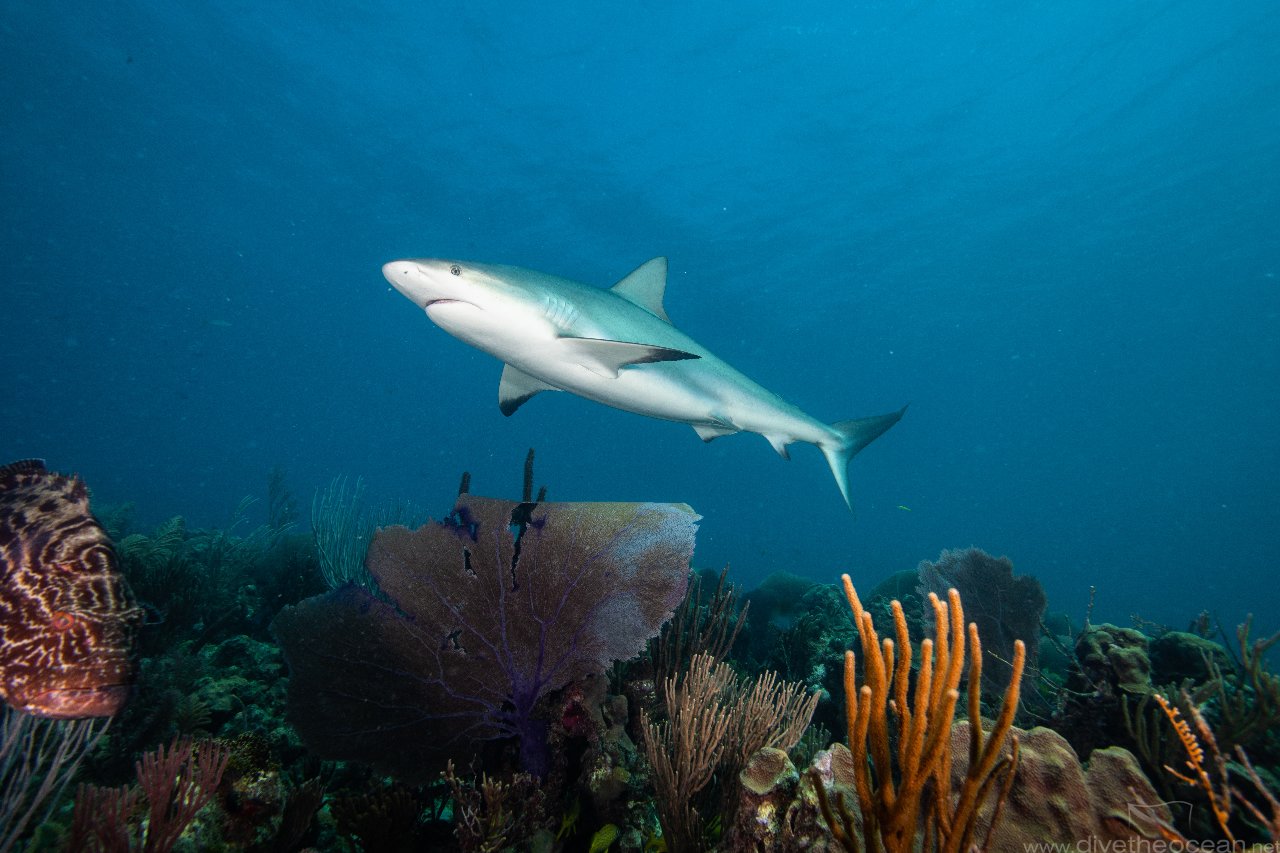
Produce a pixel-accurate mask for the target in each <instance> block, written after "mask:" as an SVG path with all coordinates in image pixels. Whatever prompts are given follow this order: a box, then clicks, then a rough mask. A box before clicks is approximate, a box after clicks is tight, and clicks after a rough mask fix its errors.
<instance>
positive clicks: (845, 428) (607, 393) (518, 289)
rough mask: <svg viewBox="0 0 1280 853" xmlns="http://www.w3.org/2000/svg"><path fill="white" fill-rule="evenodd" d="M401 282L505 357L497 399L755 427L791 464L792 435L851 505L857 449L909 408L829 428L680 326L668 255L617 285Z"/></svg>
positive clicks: (461, 279) (431, 269)
mask: <svg viewBox="0 0 1280 853" xmlns="http://www.w3.org/2000/svg"><path fill="white" fill-rule="evenodd" d="M382 274H383V275H384V276H386V279H387V281H389V282H391V284H392V286H394V287H395V288H396V290H399V291H400V292H401V293H403V294H404V295H405V296H407V297H409V299H410V300H412V302H413V303H414V304H415V305H417V306H418V307H419V308H422V309H424V310H425V311H426V312H427V316H428V317H429V318H431V321H432V322H433V323H435V324H436V325H437V326H439V327H440V328H442V329H444V330H445V331H446V332H448V333H449V334H451V335H453V336H454V337H455V338H458V339H459V340H462V341H465V342H466V343H469V344H471V345H472V346H473V347H476V348H477V349H480V350H483V351H485V352H487V353H489V354H490V355H492V356H494V357H496V358H498V359H501V360H502V361H503V362H505V364H506V367H504V368H503V371H502V382H501V384H500V385H499V386H498V406H499V408H500V409H501V410H502V413H503V414H504V415H511V414H513V413H514V412H515V411H516V409H518V408H520V406H522V405H523V404H524V402H525V401H526V400H528V399H529V398H530V397H532V396H533V395H535V394H537V393H539V392H540V391H569V392H571V393H573V394H577V395H578V396H580V397H585V398H587V399H588V400H595V401H596V402H597V403H604V404H605V405H606V406H613V407H614V408H617V409H623V410H624V411H628V412H635V413H636V414H640V415H648V416H649V417H652V418H662V419H663V420H668V421H680V422H682V423H687V424H689V425H690V426H692V427H693V429H694V431H695V432H696V433H697V434H698V437H699V438H701V439H702V440H703V441H711V440H712V439H714V438H719V437H720V436H722V435H729V434H731V433H735V432H756V433H759V434H760V435H762V436H764V437H765V438H766V439H768V440H769V443H770V444H772V445H773V449H774V450H776V451H777V452H778V455H779V456H781V457H782V458H783V459H790V458H791V457H790V455H789V454H788V453H787V445H789V444H791V443H792V442H795V441H805V442H808V443H810V444H815V445H817V446H818V448H819V449H820V450H821V451H822V452H823V454H824V455H825V456H826V458H827V464H828V465H830V466H831V473H832V474H833V475H835V478H836V484H837V485H838V486H839V487H840V494H842V495H843V496H844V501H845V504H846V505H848V506H849V508H850V509H852V508H853V506H852V503H851V502H850V499H849V474H848V465H849V460H851V459H852V458H853V457H854V455H855V454H856V453H857V452H858V451H859V450H861V449H862V448H864V447H866V446H867V445H868V444H870V443H871V442H872V441H874V440H875V439H876V438H877V437H879V436H880V434H881V433H883V432H884V431H885V430H887V429H888V428H889V427H891V426H893V425H894V424H896V423H897V422H898V420H899V419H900V418H901V417H902V414H903V412H905V411H906V407H905V406H904V407H903V408H902V409H900V410H898V411H896V412H893V413H891V414H887V415H878V416H875V417H870V418H860V419H858V420H850V421H837V422H836V423H833V424H826V423H823V422H822V421H819V420H817V419H815V418H813V417H810V416H809V415H807V414H805V413H804V412H802V411H801V410H800V409H798V408H796V407H795V406H793V405H791V404H790V403H788V402H787V401H786V400H783V399H782V398H781V397H779V396H778V395H777V394H774V393H773V392H771V391H769V390H767V389H765V388H763V387H761V386H760V385H757V384H756V383H755V382H752V381H751V380H750V379H748V378H747V377H746V376H744V375H742V374H741V373H739V372H738V371H737V370H735V369H734V368H733V367H731V366H730V365H729V364H727V363H726V362H724V361H722V360H721V359H719V358H717V357H716V356H715V355H714V354H713V353H712V352H711V351H710V350H708V349H707V348H706V347H704V346H702V345H701V344H699V343H698V342H697V341H695V340H693V338H690V337H689V336H688V335H686V334H685V333H684V332H682V331H680V330H679V329H677V328H676V327H675V326H674V325H672V323H671V320H670V319H669V318H668V317H667V312H666V311H665V310H663V307H662V298H663V294H664V292H665V290H666V286H667V259H666V258H654V259H653V260H651V261H649V262H648V263H646V264H643V265H642V266H640V267H639V268H638V269H636V270H635V271H634V272H632V273H631V274H630V275H628V276H627V277H626V278H624V279H623V280H622V281H620V282H618V283H617V284H615V285H614V286H613V287H612V288H610V289H608V290H602V289H600V288H598V287H592V286H590V285H587V284H580V283H578V282H576V281H570V280H568V279H564V278H557V277H556V276H552V275H547V274H545V273H540V272H534V271H533V270H527V269H521V268H520V267H509V266H497V265H492V264H474V263H469V262H465V261H449V260H437V259H414V260H401V261H392V262H390V263H388V264H386V265H384V266H383V267H382Z"/></svg>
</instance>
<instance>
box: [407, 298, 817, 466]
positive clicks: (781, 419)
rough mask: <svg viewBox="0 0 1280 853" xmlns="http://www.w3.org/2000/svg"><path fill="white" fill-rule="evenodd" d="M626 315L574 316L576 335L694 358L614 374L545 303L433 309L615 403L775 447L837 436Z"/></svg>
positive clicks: (461, 328)
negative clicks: (585, 356)
mask: <svg viewBox="0 0 1280 853" xmlns="http://www.w3.org/2000/svg"><path fill="white" fill-rule="evenodd" d="M624 307H625V308H626V309H629V311H627V312H626V313H627V314H628V315H629V316H625V321H624V322H622V323H619V322H618V321H617V318H616V317H615V318H614V322H613V323H612V324H606V323H603V322H599V321H595V320H594V318H593V317H592V316H591V315H590V314H588V313H586V312H584V313H581V314H577V315H576V316H575V322H574V324H573V325H574V328H573V329H572V334H573V335H575V336H577V337H578V338H585V339H591V338H595V339H601V340H629V341H637V342H644V343H650V344H655V345H660V346H663V347H670V348H672V349H677V350H683V351H685V352H689V353H693V354H695V355H697V356H698V357H697V358H696V359H692V360H688V361H668V362H659V363H654V364H638V365H635V366H631V367H626V368H623V369H622V370H620V371H618V372H617V374H616V375H607V376H605V375H600V373H598V372H593V370H591V369H589V368H588V367H586V366H584V365H583V363H582V362H581V361H580V360H578V359H577V358H576V357H575V353H574V352H573V350H572V347H571V346H569V345H567V344H566V339H565V337H564V335H565V333H566V329H565V328H564V324H563V322H560V318H558V317H557V316H555V312H551V315H550V316H548V313H547V312H546V310H545V307H544V306H542V305H538V306H534V305H516V306H512V307H511V308H510V309H509V310H506V311H496V310H494V309H492V308H491V309H489V310H485V311H482V310H479V309H478V308H476V307H475V306H472V305H468V304H466V303H453V302H449V303H437V304H432V305H430V306H428V308H427V315H428V316H429V317H430V318H431V320H432V321H433V322H434V323H436V324H437V325H439V326H440V327H441V328H443V329H445V330H446V331H448V332H449V333H450V334H452V335H454V336H455V337H457V338H459V339H461V340H464V341H466V342H467V343H469V344H471V345H472V346H474V347H476V348H477V349H481V350H483V351H485V352H487V353H489V354H490V355H493V356H495V357H496V358H499V359H501V360H502V361H503V362H505V363H507V364H509V365H512V366H514V367H516V368H518V369H519V370H521V371H523V372H524V373H527V374H528V375H530V376H533V377H536V378H538V379H540V380H542V381H543V382H545V383H547V384H548V385H552V386H554V387H556V388H559V389H562V390H564V391H568V392H570V393H573V394H577V395H579V396H581V397H585V398H587V399H589V400H594V401H596V402H599V403H604V404H605V405H607V406H612V407H614V408H616V409H622V410H624V411H628V412H634V413H636V414H639V415H647V416H648V417H652V418H661V419H663V420H668V421H678V422H681V423H687V424H690V425H693V426H695V427H698V426H717V427H721V428H723V429H724V431H726V432H731V431H734V430H740V431H745V432H755V433H760V434H761V435H764V436H766V437H767V438H769V440H770V442H772V443H774V446H775V447H778V446H779V442H781V444H782V445H785V444H787V443H790V442H792V441H804V442H809V443H811V444H818V443H820V442H822V441H824V440H829V439H830V438H831V437H832V430H831V428H830V427H829V426H827V425H826V424H824V423H822V422H821V421H818V420H816V419H815V418H812V417H810V416H809V415H807V414H805V413H804V412H803V411H801V410H800V409H798V408H797V407H795V406H793V405H791V404H790V403H788V402H787V401H786V400H783V399H782V398H781V397H779V396H778V395H776V394H774V393H773V392H771V391H769V390H767V389H765V388H763V387H762V386H760V385H758V384H757V383H755V382H753V381H752V380H751V379H749V378H747V377H746V376H745V375H743V374H742V373H740V372H739V371H737V370H735V369H734V368H732V367H730V366H729V365H728V364H727V363H725V362H724V361H722V360H721V359H720V358H718V357H717V356H716V355H714V354H713V353H711V352H710V351H709V350H707V349H706V348H705V347H703V346H702V345H701V344H699V343H697V342H696V341H694V340H693V339H692V338H690V337H688V336H687V335H685V334H684V333H683V332H680V331H679V330H677V329H676V328H675V327H673V326H671V325H670V324H667V323H663V322H662V321H660V320H658V319H656V318H654V317H652V316H651V315H648V314H646V313H645V312H643V311H640V310H639V309H638V308H634V307H633V306H630V305H627V306H624Z"/></svg>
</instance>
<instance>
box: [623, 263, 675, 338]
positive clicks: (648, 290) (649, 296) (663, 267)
mask: <svg viewBox="0 0 1280 853" xmlns="http://www.w3.org/2000/svg"><path fill="white" fill-rule="evenodd" d="M610 289H611V290H612V291H613V292H614V293H616V294H618V295H619V296H621V297H622V298H623V299H625V300H627V301H628V302H630V303H632V304H633V305H639V306H640V307H641V308H643V309H644V310H646V311H648V312H649V313H650V314H652V315H653V316H655V317H657V318H658V319H660V320H665V321H666V322H668V323H670V322H671V318H670V317H668V316H667V312H666V309H664V308H663V307H662V296H663V294H665V293H666V291H667V259H666V258H654V259H653V260H651V261H646V262H645V263H643V264H641V265H640V266H638V267H636V268H635V269H634V270H632V272H631V274H630V275H628V276H627V277H626V278H624V279H623V280H622V281H620V282H618V283H617V284H615V285H614V286H613V287H612V288H610Z"/></svg>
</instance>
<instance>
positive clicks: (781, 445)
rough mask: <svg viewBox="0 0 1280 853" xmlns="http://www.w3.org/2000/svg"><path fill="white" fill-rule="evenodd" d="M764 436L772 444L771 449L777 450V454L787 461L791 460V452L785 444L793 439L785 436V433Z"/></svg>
mask: <svg viewBox="0 0 1280 853" xmlns="http://www.w3.org/2000/svg"><path fill="white" fill-rule="evenodd" d="M765 438H766V439H768V440H769V443H770V444H772V445H773V449H774V450H776V451H778V455H779V456H781V457H782V458H783V459H785V460H787V461H788V462H790V461H791V453H790V452H789V451H788V450H787V445H788V444H790V443H791V442H792V441H793V439H790V438H787V437H786V436H785V435H766V436H765Z"/></svg>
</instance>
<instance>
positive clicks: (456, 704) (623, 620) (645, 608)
mask: <svg viewBox="0 0 1280 853" xmlns="http://www.w3.org/2000/svg"><path fill="white" fill-rule="evenodd" d="M698 518H699V516H697V515H696V514H694V512H693V510H692V509H691V508H690V507H688V506H687V505H685V504H665V503H523V504H522V503H516V502H512V501H500V500H494V499H491V498H478V497H472V496H470V495H462V496H460V497H459V499H458V503H457V505H456V506H455V507H454V511H453V513H452V514H451V515H450V516H449V518H447V519H445V520H444V521H442V522H429V523H427V524H425V525H423V526H422V527H420V528H418V529H417V530H409V529H407V528H404V527H388V528H383V529H381V530H379V531H378V533H377V535H376V536H375V537H374V540H373V542H372V543H371V544H370V546H369V552H368V555H367V556H366V559H365V563H366V566H367V567H368V569H369V571H370V573H371V574H372V575H373V576H374V577H375V578H376V579H377V581H378V584H379V586H380V587H381V589H382V591H383V592H384V593H385V594H386V596H387V598H388V599H390V600H389V601H380V600H378V599H377V598H375V597H374V596H373V595H371V594H369V593H368V592H366V591H365V590H362V589H359V588H356V587H351V586H348V587H344V588H342V589H339V590H335V591H334V592H331V593H329V594H327V595H322V596H317V597H315V598H311V599H308V600H306V601H303V602H302V603H300V604H299V605H297V606H296V607H292V608H287V609H286V610H284V611H283V612H282V613H281V614H280V616H279V617H277V619H276V621H275V623H274V625H273V628H274V630H275V633H276V636H277V638H278V639H279V641H280V644H281V646H282V647H283V648H284V651H285V654H286V656H287V658H288V662H289V667H290V683H289V716H290V720H291V721H292V722H293V723H294V725H295V726H296V727H297V728H298V730H299V731H300V732H301V733H302V736H303V738H304V739H305V740H306V742H307V745H308V746H309V747H311V748H312V749H313V750H315V751H316V752H319V753H321V754H322V755H324V756H326V757H330V758H339V759H350V760H361V761H367V762H371V763H374V764H376V765H378V766H380V767H383V768H384V769H386V770H388V771H391V772H396V773H398V774H400V775H402V776H415V775H422V774H423V773H430V772H431V770H432V769H433V767H434V765H436V764H437V763H438V759H440V758H442V757H444V756H447V755H452V754H456V753H458V752H460V751H462V750H464V749H466V748H469V747H470V746H471V745H472V742H473V741H476V740H482V739H489V738H500V737H509V736H514V737H518V738H519V740H520V757H521V764H522V765H523V767H524V769H526V770H528V771H529V772H532V773H536V774H540V775H543V774H545V773H546V771H547V769H548V755H547V744H546V723H545V722H544V721H542V720H541V719H539V718H538V716H537V703H538V700H539V699H540V698H542V697H543V696H545V695H546V694H547V693H548V692H549V691H552V690H556V689H559V688H561V687H564V686H565V685H566V684H569V683H570V682H572V681H575V680H578V679H581V678H584V677H586V676H588V675H591V674H593V673H601V672H603V671H604V670H605V669H607V668H608V666H609V664H610V663H611V662H612V661H615V660H625V659H627V658H630V657H633V656H635V655H636V654H638V653H639V652H640V651H641V649H642V648H643V647H644V644H645V642H646V640H648V639H649V638H650V637H652V636H654V635H656V634H657V633H658V630H659V629H660V628H661V626H662V623H663V622H664V621H666V619H667V618H668V617H670V615H671V613H672V611H673V610H674V609H675V607H676V606H677V605H678V604H679V602H680V599H681V597H682V596H683V595H684V592H685V585H686V583H687V579H688V571H689V560H690V557H691V556H692V553H693V542H694V534H695V532H696V529H697V522H698Z"/></svg>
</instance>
